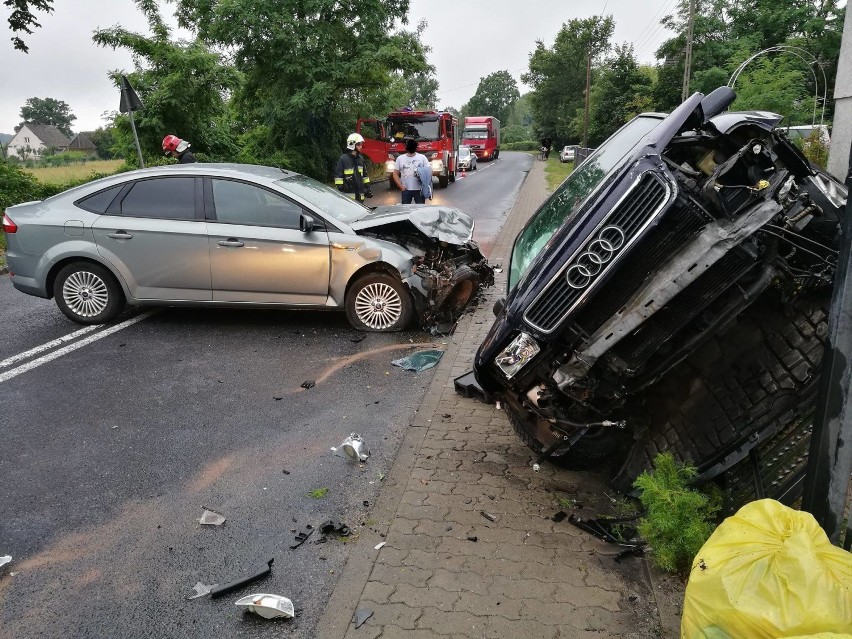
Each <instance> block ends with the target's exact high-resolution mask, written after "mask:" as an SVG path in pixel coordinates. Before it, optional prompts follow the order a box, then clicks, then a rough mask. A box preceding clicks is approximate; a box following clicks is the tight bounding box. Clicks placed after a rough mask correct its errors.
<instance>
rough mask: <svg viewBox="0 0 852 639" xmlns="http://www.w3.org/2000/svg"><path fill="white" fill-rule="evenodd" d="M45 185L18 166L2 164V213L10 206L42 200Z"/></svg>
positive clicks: (0, 179) (0, 169) (0, 208)
mask: <svg viewBox="0 0 852 639" xmlns="http://www.w3.org/2000/svg"><path fill="white" fill-rule="evenodd" d="M43 188H44V185H42V184H40V183H39V181H38V180H36V179H35V178H34V177H33V176H32V175H31V174H29V173H27V172H26V171H23V170H21V169H20V168H19V166H18V164H10V163H6V162H0V211H3V210H4V209H6V207H8V206H12V205H13V204H20V203H21V202H31V201H32V200H40V199H42V198H43V197H44V196H43V195H42V193H43Z"/></svg>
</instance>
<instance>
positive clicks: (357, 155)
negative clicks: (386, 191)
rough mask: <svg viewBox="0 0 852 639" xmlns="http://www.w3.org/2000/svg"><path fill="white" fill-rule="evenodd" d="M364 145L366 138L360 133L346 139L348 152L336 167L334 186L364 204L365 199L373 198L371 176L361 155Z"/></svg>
mask: <svg viewBox="0 0 852 639" xmlns="http://www.w3.org/2000/svg"><path fill="white" fill-rule="evenodd" d="M363 145H364V138H363V137H361V135H360V134H358V133H353V134H352V135H350V136H349V137H348V138H346V151H345V152H344V153H343V155H341V156H340V159H339V160H338V161H337V166H336V167H334V185H335V186H336V187H337V190H338V191H341V192H343V193H346V195H348V196H349V197H351V198H352V199H353V200H355V201H356V202H363V201H364V198H367V197H373V191H372V190H371V189H370V176H369V175H367V167H366V165H365V163H364V156H363V155H361V147H362V146H363Z"/></svg>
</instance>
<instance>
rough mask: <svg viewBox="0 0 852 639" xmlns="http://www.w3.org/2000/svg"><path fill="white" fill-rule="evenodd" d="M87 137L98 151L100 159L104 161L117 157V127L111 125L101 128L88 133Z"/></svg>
mask: <svg viewBox="0 0 852 639" xmlns="http://www.w3.org/2000/svg"><path fill="white" fill-rule="evenodd" d="M86 136H87V137H88V138H89V139H90V140H91V141H92V144H94V145H95V148H96V149H97V153H98V157H99V158H100V159H102V160H111V159H112V158H114V157H116V152H115V148H114V147H115V144H116V139H115V127H114V126H112V125H111V124H110V125H107V126H105V127H104V126H101V127H98V128H97V129H95V130H94V131H91V132H89V133H86Z"/></svg>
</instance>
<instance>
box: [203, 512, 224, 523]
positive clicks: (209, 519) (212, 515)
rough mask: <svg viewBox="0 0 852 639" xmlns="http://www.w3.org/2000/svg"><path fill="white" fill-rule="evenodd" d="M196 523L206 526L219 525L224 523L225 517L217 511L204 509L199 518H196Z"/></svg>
mask: <svg viewBox="0 0 852 639" xmlns="http://www.w3.org/2000/svg"><path fill="white" fill-rule="evenodd" d="M198 523H199V524H204V525H207V526H221V525H222V524H224V523H225V518H224V517H223V516H222V515H220V514H219V513H217V512H214V511H212V510H207V509H205V510H204V514H203V515H201V519H199V520H198Z"/></svg>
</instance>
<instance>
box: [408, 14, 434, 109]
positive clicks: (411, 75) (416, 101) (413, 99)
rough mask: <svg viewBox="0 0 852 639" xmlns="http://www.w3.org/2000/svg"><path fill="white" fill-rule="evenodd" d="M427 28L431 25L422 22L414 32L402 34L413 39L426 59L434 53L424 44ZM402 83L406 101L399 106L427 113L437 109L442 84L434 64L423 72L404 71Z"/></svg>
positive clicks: (427, 65) (429, 65) (426, 67)
mask: <svg viewBox="0 0 852 639" xmlns="http://www.w3.org/2000/svg"><path fill="white" fill-rule="evenodd" d="M427 26H429V23H428V22H426V20H421V21H420V22H418V23H417V28H416V29H415V30H414V31H413V32H405V31H404V32H401V33H403V34H405V36H406V37H409V38H411V40H412V43H413V45H414V46H415V47H417V48H419V49H420V51H422V53H423V56H424V57H425V56H427V55H428V54H429V53H431V51H432V47H430V46H428V45H426V44H424V42H423V32H424V31H426V27H427ZM402 81H403V85H404V91H405V93H406V96H405V97H406V99H405V100H403V101H401V102H400V104H399V105H398V106H410V107H413V108H416V109H421V110H425V111H428V110H432V109H435V108H437V105H438V88H439V87H440V84H439V83H438V78H437V77H436V75H435V66H434V65H433V64H426V66H425V67H424V68H423V70H415V71H408V70H406V71H404V72H403V73H402Z"/></svg>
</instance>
